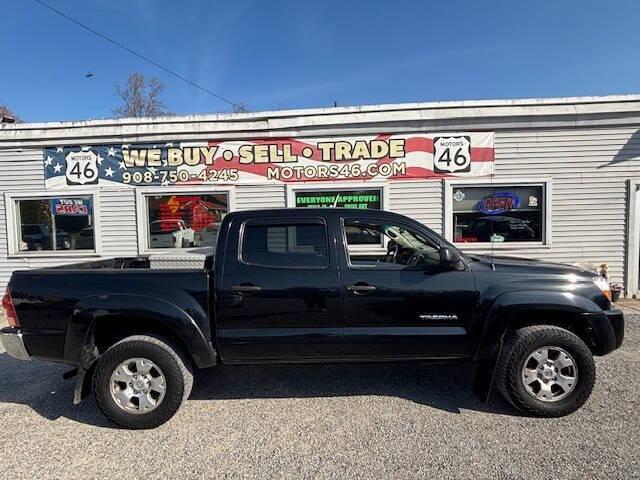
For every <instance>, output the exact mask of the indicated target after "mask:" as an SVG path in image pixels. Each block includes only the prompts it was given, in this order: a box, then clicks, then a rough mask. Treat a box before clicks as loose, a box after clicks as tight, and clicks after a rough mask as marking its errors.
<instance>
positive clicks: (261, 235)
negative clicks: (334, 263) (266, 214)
mask: <svg viewBox="0 0 640 480" xmlns="http://www.w3.org/2000/svg"><path fill="white" fill-rule="evenodd" d="M241 252H242V254H241V257H242V261H243V262H244V263H247V264H250V265H261V266H266V267H281V268H325V267H328V266H329V258H328V255H327V229H326V226H325V224H324V222H323V221H322V220H304V221H296V220H293V221H266V220H248V221H247V222H245V224H244V228H243V233H242V250H241Z"/></svg>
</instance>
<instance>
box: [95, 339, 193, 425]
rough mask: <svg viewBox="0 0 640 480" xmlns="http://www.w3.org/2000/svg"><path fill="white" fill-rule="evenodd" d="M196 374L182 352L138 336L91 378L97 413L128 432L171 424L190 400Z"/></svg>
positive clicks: (113, 350)
mask: <svg viewBox="0 0 640 480" xmlns="http://www.w3.org/2000/svg"><path fill="white" fill-rule="evenodd" d="M192 385H193V374H192V372H191V369H190V367H189V364H188V362H187V361H185V360H184V359H183V358H182V357H181V356H180V354H179V353H178V350H177V349H176V348H174V347H172V346H171V345H170V344H169V343H168V342H166V341H165V340H163V339H160V338H156V337H152V336H146V335H136V336H131V337H127V338H125V339H123V340H121V341H119V342H118V343H116V344H115V345H113V346H112V347H110V348H109V349H108V350H107V351H106V352H105V353H104V355H102V357H101V358H100V360H99V362H98V366H97V368H96V371H95V375H94V378H93V390H94V394H95V396H96V400H97V403H98V407H99V408H100V410H101V411H102V413H104V414H105V416H106V417H107V418H109V419H110V420H112V421H113V422H115V423H117V424H119V425H122V426H123V427H127V428H138V429H139V428H154V427H157V426H159V425H162V424H163V423H165V422H166V421H168V420H169V419H170V418H171V417H172V416H173V415H174V414H175V413H176V412H177V411H178V409H179V408H180V406H181V405H182V403H183V402H184V401H185V400H186V399H187V398H188V397H189V394H190V393H191V387H192Z"/></svg>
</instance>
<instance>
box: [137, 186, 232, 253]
mask: <svg viewBox="0 0 640 480" xmlns="http://www.w3.org/2000/svg"><path fill="white" fill-rule="evenodd" d="M135 190H136V230H137V234H138V254H139V255H151V254H158V253H163V254H171V253H172V252H173V253H177V254H181V253H185V252H190V251H193V250H194V249H202V248H213V247H195V246H193V247H186V248H182V247H180V248H151V247H150V245H149V208H148V204H147V197H150V196H156V195H162V196H170V195H220V194H224V195H226V196H227V213H230V212H232V211H233V210H234V208H235V188H234V187H233V186H227V185H224V186H223V185H220V186H211V185H207V186H184V187H175V188H167V187H163V186H154V187H138V188H136V189H135Z"/></svg>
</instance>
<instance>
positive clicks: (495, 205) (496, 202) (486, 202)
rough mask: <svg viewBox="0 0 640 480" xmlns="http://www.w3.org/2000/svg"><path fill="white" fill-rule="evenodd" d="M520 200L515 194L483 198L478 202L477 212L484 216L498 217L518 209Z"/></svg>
mask: <svg viewBox="0 0 640 480" xmlns="http://www.w3.org/2000/svg"><path fill="white" fill-rule="evenodd" d="M518 205H520V199H519V198H518V195H516V194H515V193H509V192H499V193H495V194H493V195H490V196H488V197H485V198H483V199H482V200H480V201H479V202H478V210H480V211H481V212H482V213H484V214H485V215H500V214H501V213H505V212H508V211H510V210H513V209H514V208H518Z"/></svg>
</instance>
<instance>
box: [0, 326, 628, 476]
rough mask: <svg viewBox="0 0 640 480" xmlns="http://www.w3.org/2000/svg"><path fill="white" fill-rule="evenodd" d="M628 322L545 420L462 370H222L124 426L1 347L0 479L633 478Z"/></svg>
mask: <svg viewBox="0 0 640 480" xmlns="http://www.w3.org/2000/svg"><path fill="white" fill-rule="evenodd" d="M0 322H1V320H0ZM627 322H628V328H627V332H626V340H625V343H624V345H623V347H622V348H621V349H620V350H618V351H616V352H614V353H613V354H611V355H609V356H607V357H604V358H598V359H597V365H598V380H597V383H596V387H595V390H594V392H593V395H592V397H591V399H590V400H589V402H588V403H587V404H586V405H585V406H584V407H583V408H582V409H581V410H580V411H578V412H577V413H575V414H573V415H571V416H569V417H565V418H562V419H555V420H554V419H535V418H526V417H522V416H519V415H518V414H517V413H516V412H515V411H514V410H513V409H512V408H510V407H509V406H508V405H507V404H506V403H505V402H504V401H502V400H501V399H500V398H498V395H494V397H493V398H492V401H491V402H490V403H489V405H487V406H485V405H483V404H481V403H480V402H478V401H477V400H476V399H475V398H474V397H473V394H472V391H471V380H472V377H471V374H470V372H469V371H468V369H467V368H465V367H450V366H419V365H409V366H407V365H392V366H380V365H374V366H369V365H359V366H339V365H334V366H261V367H224V368H217V369H211V370H208V371H203V372H200V373H199V375H198V376H197V379H196V387H195V388H194V392H193V394H192V397H191V400H190V401H189V402H187V404H186V405H185V406H184V407H183V409H182V410H181V411H180V412H179V413H178V415H177V416H176V417H174V419H173V420H172V421H171V422H170V423H168V424H167V425H164V426H163V427H160V428H158V429H156V430H152V431H139V432H133V431H125V430H118V429H116V428H114V426H113V425H111V424H110V423H108V422H107V421H106V420H104V419H103V417H102V416H101V415H100V413H99V412H98V410H97V409H96V406H95V403H94V401H93V399H92V398H90V399H88V401H85V402H83V404H81V405H80V406H78V407H74V406H73V405H72V404H71V398H72V390H73V382H72V381H63V380H62V378H61V375H62V373H63V372H64V371H65V370H66V367H64V366H62V365H54V364H48V363H42V362H32V363H28V362H19V361H16V360H13V359H12V358H10V357H8V356H7V355H6V354H5V353H0V418H1V419H2V423H1V425H0V459H2V460H0V478H11V479H13V480H19V479H23V478H25V479H30V480H31V479H34V478H38V479H44V478H68V479H70V478H82V479H85V478H117V479H122V478H127V479H128V480H130V479H137V478H180V479H182V478H214V477H215V478H241V477H245V478H248V477H251V478H274V477H278V478H296V479H297V478H314V479H318V478H393V479H401V478H576V479H578V478H580V479H582V478H625V479H626V478H633V477H636V478H640V408H639V407H640V402H639V399H638V393H640V376H639V375H638V374H637V372H638V371H639V370H640V315H629V316H628V317H627ZM0 348H1V347H0ZM0 352H1V351H0Z"/></svg>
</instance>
